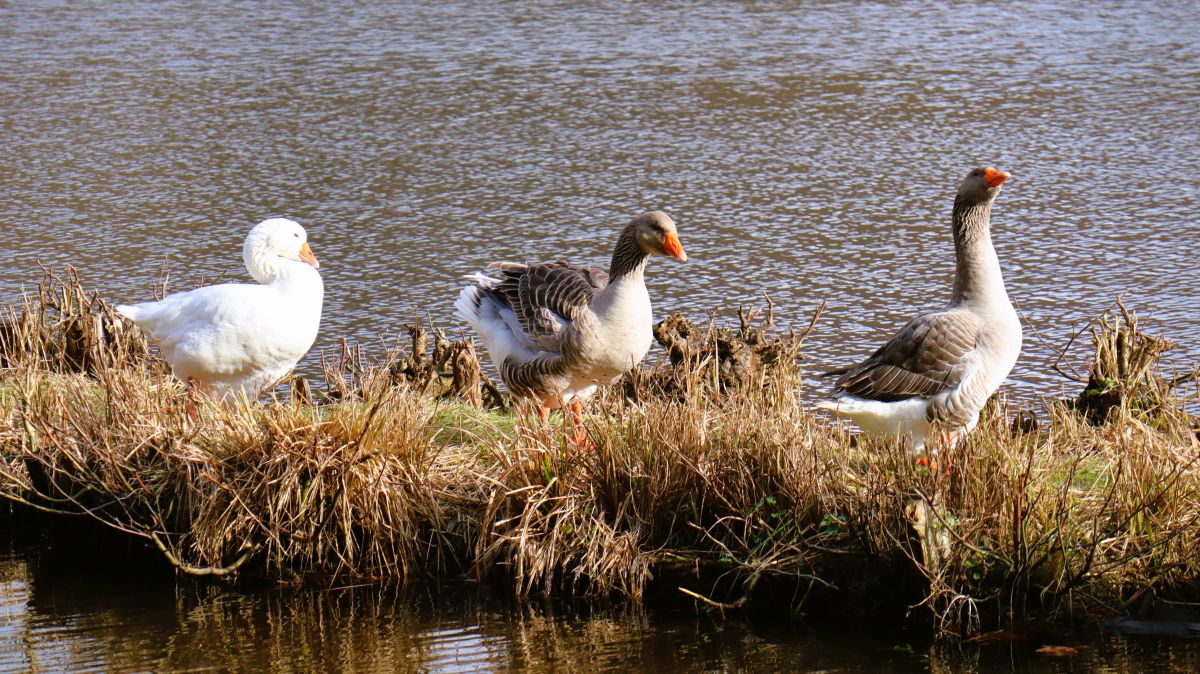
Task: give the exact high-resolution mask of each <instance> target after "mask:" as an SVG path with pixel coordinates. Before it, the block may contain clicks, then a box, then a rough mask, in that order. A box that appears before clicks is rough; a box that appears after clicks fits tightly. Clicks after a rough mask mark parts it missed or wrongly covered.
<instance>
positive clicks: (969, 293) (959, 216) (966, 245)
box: [952, 200, 1008, 304]
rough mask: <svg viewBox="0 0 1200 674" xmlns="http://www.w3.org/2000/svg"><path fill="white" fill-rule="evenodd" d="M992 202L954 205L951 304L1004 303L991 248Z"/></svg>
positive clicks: (1000, 275)
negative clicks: (952, 288)
mask: <svg viewBox="0 0 1200 674" xmlns="http://www.w3.org/2000/svg"><path fill="white" fill-rule="evenodd" d="M991 214H992V201H991V200H988V201H986V202H983V203H975V204H964V203H960V202H959V201H958V200H956V201H955V204H954V257H955V262H956V269H955V274H954V291H953V295H952V301H953V302H954V303H967V302H970V303H976V304H989V303H994V302H1007V301H1008V294H1007V293H1006V292H1005V289H1004V277H1003V275H1002V274H1001V271H1000V259H999V258H998V257H997V256H996V248H995V246H994V245H992V234H991Z"/></svg>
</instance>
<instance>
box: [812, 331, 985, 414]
mask: <svg viewBox="0 0 1200 674" xmlns="http://www.w3.org/2000/svg"><path fill="white" fill-rule="evenodd" d="M981 328H982V322H981V321H980V319H979V318H978V317H976V316H975V315H974V314H972V313H969V312H965V311H954V310H946V311H936V312H932V313H928V314H923V315H921V316H918V317H917V318H915V319H913V320H912V321H910V322H909V323H908V324H907V325H905V326H904V327H903V328H901V330H900V332H898V333H897V334H896V336H894V337H892V339H891V340H889V341H888V342H887V343H886V344H884V345H883V346H882V347H880V348H879V350H877V351H876V352H875V353H873V354H871V356H870V357H869V358H867V359H866V360H864V361H863V362H862V363H859V364H858V365H855V366H853V367H849V368H845V369H842V370H835V371H833V372H829V373H827V374H828V375H830V376H833V375H838V379H837V381H836V382H835V383H834V392H833V394H834V395H835V396H837V395H839V394H842V393H847V394H850V395H853V396H856V397H859V398H865V399H868V400H878V401H881V402H895V401H898V400H907V399H909V398H915V397H922V398H928V397H931V396H934V395H937V394H938V393H941V392H942V391H945V390H948V389H951V388H953V387H955V386H957V385H958V384H959V383H960V382H961V381H962V380H963V378H964V377H965V376H966V375H967V374H968V373H969V372H970V371H971V369H972V368H974V367H975V366H976V365H977V364H978V346H979V335H980V332H981Z"/></svg>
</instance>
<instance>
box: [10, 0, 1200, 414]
mask: <svg viewBox="0 0 1200 674" xmlns="http://www.w3.org/2000/svg"><path fill="white" fill-rule="evenodd" d="M1193 9H1194V8H1193V7H1191V6H1190V5H1188V4H1187V3H1170V2H1161V3H1150V2H1128V3H1116V2H1097V3H1087V4H1086V5H1078V4H1076V3H1069V2H1067V3H1060V2H1030V3H1021V4H1019V5H1014V6H998V5H995V4H994V3H966V4H959V3H954V4H951V5H942V4H940V3H920V2H915V3H871V4H865V3H774V2H767V3H754V4H736V3H705V4H694V3H653V4H637V5H629V6H621V7H618V8H608V9H605V8H601V7H597V6H595V5H592V4H585V3H573V2H561V3H521V4H520V5H512V6H504V7H497V6H495V5H494V4H493V3H487V2H469V1H468V2H447V3H436V4H434V5H432V6H426V4H424V3H412V4H405V3H362V4H359V3H352V2H346V1H333V2H325V3H316V4H307V3H306V4H302V5H295V6H285V7H275V6H264V5H261V4H259V3H236V2H225V3H210V2H177V3H172V4H169V5H166V6H164V5H161V4H159V3H136V2H133V3H121V6H119V7H118V6H113V4H112V3H92V4H86V3H69V4H68V3H56V2H37V3H32V2H31V3H8V4H4V5H0V66H3V67H0V129H2V131H0V134H2V135H0V138H2V139H3V143H0V165H2V166H4V167H5V170H4V171H3V174H2V175H0V227H2V228H3V229H4V231H5V233H6V234H7V236H6V237H5V243H4V245H3V246H0V296H2V297H3V299H5V300H12V299H13V298H15V297H16V296H17V295H18V292H19V289H20V288H22V287H27V286H28V285H29V284H30V283H31V282H32V281H34V280H35V279H36V278H37V277H38V270H37V268H36V266H35V265H36V262H37V261H38V260H41V261H42V262H44V263H50V264H53V265H56V266H60V267H61V266H62V265H65V264H67V263H71V264H75V265H76V266H78V267H79V268H81V269H82V270H83V271H84V274H85V276H84V278H85V280H86V281H88V282H90V283H91V284H93V285H94V286H96V287H97V288H99V289H100V290H102V291H103V292H104V293H105V295H106V296H108V297H110V298H112V299H115V300H122V301H127V300H134V299H142V298H146V297H148V296H149V293H150V288H151V286H152V284H153V281H154V279H155V277H156V276H157V274H158V272H159V270H160V268H161V267H162V266H163V265H164V264H166V266H167V268H168V269H169V270H170V272H171V273H172V279H173V285H172V287H173V288H176V289H183V288H188V287H191V286H192V285H193V284H194V283H196V282H198V281H199V280H200V279H201V278H203V279H213V278H226V279H237V280H242V279H244V278H245V274H244V272H243V271H242V270H241V263H240V254H239V253H240V245H241V240H242V237H243V236H244V234H245V232H246V231H247V230H248V228H249V227H250V226H251V225H252V224H254V223H255V222H257V221H258V220H260V219H262V218H265V217H267V216H270V215H286V216H289V217H292V218H295V219H297V220H299V221H300V222H301V223H302V224H304V225H306V226H307V227H308V229H309V230H310V234H311V238H312V242H313V248H314V250H315V251H316V253H317V255H318V256H319V258H320V259H321V262H322V271H323V273H324V276H325V280H326V283H327V304H326V310H325V316H324V322H323V325H322V332H321V337H320V339H319V342H318V347H319V348H318V349H317V350H316V351H314V353H313V355H311V356H310V357H309V359H308V360H307V361H306V362H305V364H304V367H305V368H307V369H308V370H309V371H311V370H312V369H313V368H314V363H316V362H317V359H318V358H319V353H320V352H321V351H322V350H325V351H330V350H332V349H333V348H334V347H335V346H336V344H337V340H338V339H340V338H341V337H349V338H352V339H355V340H359V341H362V342H364V343H365V344H367V345H368V346H371V347H376V346H378V345H379V344H380V343H381V338H383V339H384V340H385V341H386V340H387V338H389V337H392V336H395V335H396V334H397V333H399V332H401V331H402V325H403V324H404V323H405V322H406V321H410V320H412V319H413V318H415V317H419V316H425V315H429V316H432V317H433V318H435V319H436V320H438V321H439V322H441V323H443V324H450V325H453V323H452V319H451V315H452V303H453V299H454V296H455V294H456V291H457V288H458V287H459V286H460V285H461V281H460V280H458V279H459V277H460V276H461V275H462V274H464V273H467V272H470V271H472V270H475V269H477V268H480V267H482V266H483V265H484V264H485V263H487V262H489V261H492V260H498V259H499V260H503V259H515V260H543V259H558V258H570V259H576V260H580V261H587V262H594V263H600V264H603V263H604V262H606V260H607V256H608V254H609V251H610V250H611V246H612V243H613V241H614V238H615V234H616V231H617V229H618V227H619V226H620V225H622V224H623V223H624V222H626V221H627V220H628V219H629V218H630V217H631V216H632V215H634V214H636V213H638V212H641V211H643V210H647V209H651V208H663V209H667V210H668V211H669V212H670V213H672V214H673V216H674V217H675V219H676V220H677V221H678V223H679V225H680V229H681V233H682V238H683V241H684V244H685V246H686V248H687V250H688V252H689V255H690V257H691V259H690V261H689V262H688V263H687V264H686V265H679V264H676V263H674V262H673V261H668V260H654V263H653V265H652V268H651V270H650V281H649V282H650V286H651V290H652V293H653V297H654V300H655V302H656V310H657V312H658V313H659V315H663V314H665V313H666V312H674V311H682V312H685V313H688V314H691V315H693V316H703V315H704V314H705V312H708V311H710V310H716V311H718V312H719V313H720V314H721V315H729V314H731V313H732V312H733V311H734V309H735V307H736V305H737V304H738V303H740V302H748V303H756V302H761V295H762V294H763V293H769V294H770V296H771V297H772V298H773V300H774V301H775V302H776V305H777V311H778V313H779V315H780V316H781V317H782V318H783V319H784V321H785V323H790V324H802V323H804V322H805V321H806V320H807V318H808V316H809V314H810V312H811V311H812V310H813V309H814V308H815V307H816V306H817V305H818V304H819V303H820V302H821V301H822V300H825V301H827V302H828V303H829V308H828V311H827V312H826V315H825V319H824V321H823V324H822V326H821V328H820V330H819V331H818V332H817V333H816V334H815V335H814V336H813V337H812V339H811V341H810V349H809V355H810V357H811V360H812V362H813V365H814V366H815V367H823V366H835V365H839V364H845V363H847V362H850V361H853V360H856V359H858V358H859V357H861V356H863V355H865V354H866V353H867V352H869V351H870V350H872V349H873V348H874V347H875V346H877V345H878V344H880V343H881V342H882V340H884V339H885V338H886V337H887V336H888V335H890V334H891V332H892V331H894V330H895V329H896V328H897V327H898V326H899V325H900V324H902V323H903V322H904V321H905V320H906V319H907V318H908V317H910V316H911V315H913V313H914V312H916V311H917V310H918V309H921V308H930V307H935V306H937V305H939V304H940V303H941V302H942V301H944V298H945V297H946V296H947V295H948V292H949V290H948V289H949V282H950V277H951V272H952V261H951V255H952V246H951V242H950V236H949V211H950V204H951V200H952V195H953V191H954V188H955V185H956V183H957V181H958V180H959V179H960V178H961V176H962V175H965V173H966V171H967V170H968V169H969V168H970V167H973V166H976V165H980V164H994V165H996V166H999V167H1001V168H1004V169H1006V170H1009V171H1011V172H1012V173H1013V176H1014V177H1013V179H1012V181H1011V183H1010V184H1009V185H1007V186H1006V187H1005V191H1004V193H1003V194H1002V195H1001V197H1000V200H999V202H998V206H997V209H996V213H995V217H994V224H995V229H996V239H997V245H998V248H999V252H1000V256H1001V259H1002V261H1003V266H1004V269H1005V273H1006V277H1007V280H1008V285H1009V288H1010V293H1011V295H1012V297H1013V299H1014V300H1015V301H1016V303H1017V304H1018V305H1019V307H1020V309H1021V311H1022V313H1023V316H1024V320H1025V322H1026V334H1027V340H1026V344H1025V352H1024V355H1023V356H1022V359H1021V361H1020V362H1019V363H1018V365H1017V369H1016V371H1015V373H1014V376H1013V384H1014V386H1013V387H1012V388H1013V390H1014V391H1015V392H1016V394H1017V395H1026V394H1032V393H1050V392H1054V391H1056V390H1057V389H1058V388H1059V386H1060V383H1059V378H1058V376H1057V375H1055V374H1054V373H1053V372H1052V370H1051V368H1050V363H1051V362H1052V360H1053V357H1054V355H1055V352H1056V350H1057V349H1058V348H1059V347H1060V346H1062V345H1063V344H1065V342H1066V338H1067V334H1068V332H1069V331H1070V329H1071V327H1072V326H1075V325H1079V324H1082V323H1083V322H1084V321H1086V320H1087V319H1088V318H1089V317H1091V316H1092V315H1094V314H1095V313H1097V312H1098V311H1100V310H1101V309H1103V308H1105V307H1107V306H1108V305H1109V304H1110V303H1111V302H1112V301H1113V300H1114V299H1115V298H1116V297H1117V296H1118V295H1124V296H1125V297H1126V298H1127V300H1128V302H1129V303H1130V304H1131V305H1132V306H1133V307H1134V308H1136V309H1139V310H1141V311H1142V312H1143V313H1145V314H1148V315H1149V316H1150V317H1152V318H1153V319H1154V322H1153V325H1152V328H1154V329H1159V330H1160V331H1161V332H1163V333H1166V334H1167V335H1169V336H1173V337H1175V338H1177V339H1179V340H1181V341H1182V342H1183V348H1182V350H1181V351H1180V352H1179V354H1178V358H1177V362H1178V363H1179V364H1180V366H1181V367H1182V365H1183V364H1186V363H1190V362H1193V361H1195V360H1196V359H1197V358H1200V338H1197V336H1196V334H1195V331H1194V329H1193V326H1194V323H1195V320H1194V316H1195V314H1196V312H1197V309H1200V299H1197V295H1196V293H1195V290H1194V289H1195V288H1196V287H1197V286H1198V285H1200V265H1197V264H1196V263H1195V255H1194V246H1195V243H1196V241H1197V235H1198V234H1200V218H1197V217H1196V209H1195V202H1196V198H1197V196H1198V195H1200V172H1198V171H1196V169H1195V163H1196V159H1197V150H1198V149H1200V101H1198V99H1197V95H1196V92H1197V91H1198V90H1200V20H1198V19H1197V18H1196V17H1195V13H1194V11H1193Z"/></svg>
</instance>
